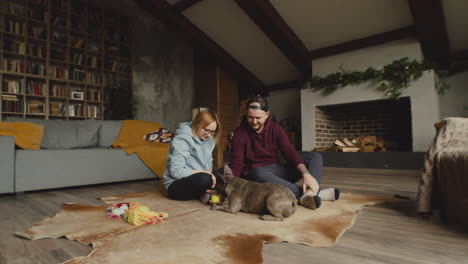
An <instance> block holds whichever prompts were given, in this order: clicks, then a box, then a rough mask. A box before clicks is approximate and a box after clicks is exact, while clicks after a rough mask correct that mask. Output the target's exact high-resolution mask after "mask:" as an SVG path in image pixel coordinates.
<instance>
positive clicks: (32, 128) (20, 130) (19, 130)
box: [0, 122, 44, 150]
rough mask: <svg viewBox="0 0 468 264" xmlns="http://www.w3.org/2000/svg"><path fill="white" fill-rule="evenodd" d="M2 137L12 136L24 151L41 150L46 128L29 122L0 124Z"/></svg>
mask: <svg viewBox="0 0 468 264" xmlns="http://www.w3.org/2000/svg"><path fill="white" fill-rule="evenodd" d="M0 136H12V137H14V138H15V144H16V145H17V146H18V147H20V148H22V149H32V150H37V149H40V148H41V141H42V137H43V136H44V127H43V126H41V125H37V124H34V123H29V122H0Z"/></svg>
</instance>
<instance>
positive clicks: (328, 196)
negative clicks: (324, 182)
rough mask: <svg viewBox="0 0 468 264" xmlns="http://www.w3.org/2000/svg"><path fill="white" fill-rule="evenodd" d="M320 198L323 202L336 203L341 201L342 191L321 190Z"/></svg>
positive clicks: (332, 189)
mask: <svg viewBox="0 0 468 264" xmlns="http://www.w3.org/2000/svg"><path fill="white" fill-rule="evenodd" d="M318 196H319V197H320V198H321V199H322V201H335V200H338V199H340V190H339V189H338V188H327V189H322V190H320V192H319V194H318Z"/></svg>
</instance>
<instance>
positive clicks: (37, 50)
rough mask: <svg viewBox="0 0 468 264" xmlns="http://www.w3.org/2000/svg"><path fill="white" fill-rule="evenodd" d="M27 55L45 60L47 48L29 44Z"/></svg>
mask: <svg viewBox="0 0 468 264" xmlns="http://www.w3.org/2000/svg"><path fill="white" fill-rule="evenodd" d="M28 55H30V56H36V57H41V58H46V57H47V48H45V47H42V46H38V45H34V44H31V43H30V44H28Z"/></svg>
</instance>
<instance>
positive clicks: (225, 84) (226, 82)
mask: <svg viewBox="0 0 468 264" xmlns="http://www.w3.org/2000/svg"><path fill="white" fill-rule="evenodd" d="M194 83H195V96H194V98H195V102H194V106H195V107H209V108H210V109H212V110H214V111H216V113H217V114H218V117H219V119H220V122H221V127H222V131H221V138H220V141H219V143H218V145H217V147H216V148H215V151H214V166H216V167H218V168H219V167H222V166H223V153H224V151H226V150H227V149H228V147H229V136H230V134H231V132H234V130H235V129H236V128H237V127H238V126H239V123H240V122H239V95H238V94H239V92H238V87H237V81H236V80H234V79H233V78H232V77H231V76H229V75H228V74H227V73H226V72H224V71H223V70H222V69H221V68H220V67H219V66H210V65H200V64H198V65H196V67H195V82H194Z"/></svg>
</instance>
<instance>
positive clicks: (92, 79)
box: [86, 72, 102, 84]
mask: <svg viewBox="0 0 468 264" xmlns="http://www.w3.org/2000/svg"><path fill="white" fill-rule="evenodd" d="M86 81H87V82H88V83H92V84H101V83H102V77H101V74H100V73H98V72H87V73H86Z"/></svg>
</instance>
